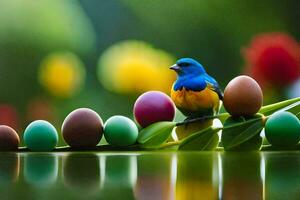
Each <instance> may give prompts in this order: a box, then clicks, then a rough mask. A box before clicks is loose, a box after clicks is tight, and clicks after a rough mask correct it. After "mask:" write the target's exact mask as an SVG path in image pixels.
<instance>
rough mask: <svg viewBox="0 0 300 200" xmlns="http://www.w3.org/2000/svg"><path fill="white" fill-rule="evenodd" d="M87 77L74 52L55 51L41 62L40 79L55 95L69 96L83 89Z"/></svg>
mask: <svg viewBox="0 0 300 200" xmlns="http://www.w3.org/2000/svg"><path fill="white" fill-rule="evenodd" d="M84 78H85V68H84V67H83V64H82V63H81V61H80V60H79V59H78V57H77V56H76V55H74V54H72V53H68V52H63V53H54V54H51V55H49V56H47V57H46V58H45V59H44V61H43V62H42V64H41V67H40V73H39V80H40V83H41V85H42V86H43V87H44V88H45V89H46V90H47V91H48V92H49V93H50V94H52V95H53V96H55V97H60V98H69V97H72V96H74V95H75V94H76V93H78V92H79V90H80V89H81V87H82V85H83V82H84Z"/></svg>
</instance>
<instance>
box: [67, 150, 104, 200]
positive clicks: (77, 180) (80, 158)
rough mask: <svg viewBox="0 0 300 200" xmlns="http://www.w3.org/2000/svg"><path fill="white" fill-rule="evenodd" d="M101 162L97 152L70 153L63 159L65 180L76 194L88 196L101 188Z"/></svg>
mask: <svg viewBox="0 0 300 200" xmlns="http://www.w3.org/2000/svg"><path fill="white" fill-rule="evenodd" d="M100 180H101V179H100V163H99V157H98V156H97V155H96V154H82V153H70V154H68V155H67V156H66V157H65V159H64V160H63V181H64V183H65V185H66V186H67V187H69V188H70V189H71V190H72V191H73V192H75V193H76V195H78V194H79V195H80V194H81V195H83V196H85V197H87V196H86V195H88V194H89V193H91V194H94V193H95V192H97V191H99V189H100Z"/></svg>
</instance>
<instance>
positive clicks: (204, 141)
mask: <svg viewBox="0 0 300 200" xmlns="http://www.w3.org/2000/svg"><path fill="white" fill-rule="evenodd" d="M221 129H222V128H221V127H218V128H214V127H208V128H206V129H204V130H201V131H198V132H196V133H194V134H192V135H190V136H189V137H186V138H185V139H183V140H182V141H181V142H180V145H179V150H212V149H214V148H216V146H217V145H218V142H219V136H218V134H217V132H218V131H220V130H221Z"/></svg>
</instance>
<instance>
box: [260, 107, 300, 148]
mask: <svg viewBox="0 0 300 200" xmlns="http://www.w3.org/2000/svg"><path fill="white" fill-rule="evenodd" d="M265 135H266V138H267V140H268V142H269V143H270V144H271V145H273V146H283V147H290V146H294V145H296V144H298V142H299V140H300V121H299V119H298V118H297V117H296V116H295V115H293V114H292V113H290V112H278V113H275V114H273V115H272V116H270V118H269V119H268V120H267V122H266V125H265Z"/></svg>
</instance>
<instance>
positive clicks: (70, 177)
mask: <svg viewBox="0 0 300 200" xmlns="http://www.w3.org/2000/svg"><path fill="white" fill-rule="evenodd" d="M299 155H300V154H299V152H290V153H289V152H279V153H278V152H277V153H271V152H270V153H266V152H252V153H250V152H242V153H237V152H236V153H235V152H151V153H149V152H147V153H140V154H139V155H134V154H132V153H130V154H121V155H120V154H117V155H116V153H114V154H108V153H97V154H94V153H49V154H47V153H20V154H18V153H7V152H6V153H0V186H1V187H0V199H1V200H5V199H45V198H46V199H72V200H74V199H99V200H101V199H105V200H110V199H125V200H127V199H129V200H130V199H142V200H147V199H151V200H152V199H155V200H157V199H158V200H160V199H163V200H165V199H166V200H173V199H177V200H180V199H189V200H190V199H230V200H231V199H243V200H244V199H255V200H256V199H267V200H268V199H271V200H273V199H275V200H276V199H280V200H281V199H291V200H296V199H299V196H300V180H299V177H300V170H299V169H300V156H299ZM262 158H263V159H262ZM59 160H62V163H61V165H60V163H59ZM19 169H20V175H19ZM22 174H23V175H22ZM37 186H38V187H37Z"/></svg>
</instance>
